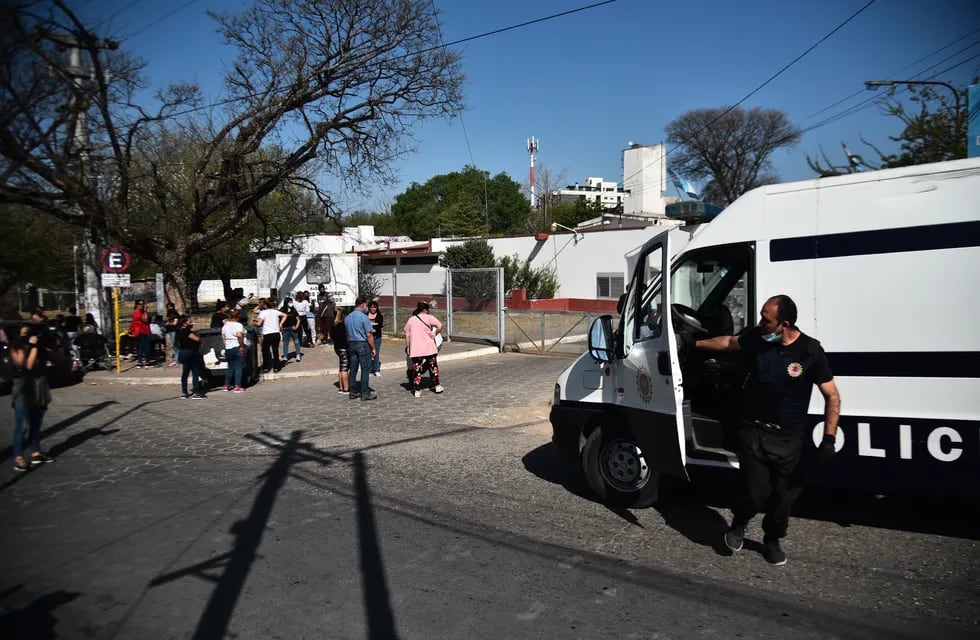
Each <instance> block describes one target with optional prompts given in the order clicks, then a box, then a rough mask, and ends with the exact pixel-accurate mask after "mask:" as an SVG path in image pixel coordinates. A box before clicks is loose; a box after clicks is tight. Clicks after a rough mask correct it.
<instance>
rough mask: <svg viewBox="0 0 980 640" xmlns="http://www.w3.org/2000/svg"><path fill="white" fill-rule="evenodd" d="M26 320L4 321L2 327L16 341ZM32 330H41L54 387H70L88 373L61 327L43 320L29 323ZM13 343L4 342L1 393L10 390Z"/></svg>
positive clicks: (0, 349) (40, 341) (0, 360)
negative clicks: (76, 356) (11, 345)
mask: <svg viewBox="0 0 980 640" xmlns="http://www.w3.org/2000/svg"><path fill="white" fill-rule="evenodd" d="M23 324H25V323H24V322H18V321H16V320H14V321H2V322H0V328H2V329H3V332H4V334H5V335H6V336H7V340H8V341H13V339H14V337H15V336H16V335H17V333H18V332H19V331H20V327H21V325H23ZM26 324H28V325H30V326H31V331H33V332H35V333H37V335H38V344H39V345H40V348H42V349H44V350H45V354H46V356H47V358H46V360H47V367H48V382H49V383H50V384H51V386H52V387H58V386H66V385H71V384H75V383H76V382H79V381H80V380H81V379H82V376H84V375H85V372H84V370H83V369H82V368H81V366H79V362H78V360H77V359H76V358H75V353H74V351H73V350H72V348H71V345H70V344H69V343H68V339H67V338H66V337H65V336H64V334H62V333H61V331H59V330H58V328H57V327H55V326H53V325H50V324H46V323H43V322H28V323H26ZM9 350H10V345H9V344H2V345H0V393H2V394H8V393H10V386H11V379H10V369H11V367H10V353H9Z"/></svg>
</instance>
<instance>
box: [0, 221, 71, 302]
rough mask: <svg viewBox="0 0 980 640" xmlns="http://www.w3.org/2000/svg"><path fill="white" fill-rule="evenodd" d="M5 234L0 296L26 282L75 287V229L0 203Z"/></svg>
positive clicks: (49, 286)
mask: <svg viewBox="0 0 980 640" xmlns="http://www.w3.org/2000/svg"><path fill="white" fill-rule="evenodd" d="M0 228H2V229H4V230H5V233H6V234H8V239H7V240H6V241H4V242H3V250H2V251H0V296H2V295H3V294H5V293H7V292H8V291H11V290H16V289H21V290H23V289H22V288H23V287H25V286H26V285H27V284H28V283H30V284H32V285H34V286H36V287H41V288H45V289H49V288H50V289H62V290H73V289H74V288H75V285H74V282H73V278H74V265H73V264H72V259H73V251H72V247H73V245H74V244H75V242H76V241H77V239H78V233H77V229H75V228H73V227H71V226H70V225H67V224H65V223H64V222H61V221H60V220H58V219H56V218H52V217H51V216H49V215H46V214H43V213H37V212H35V211H31V210H28V209H26V208H25V207H18V206H11V205H0Z"/></svg>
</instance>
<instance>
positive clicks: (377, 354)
mask: <svg viewBox="0 0 980 640" xmlns="http://www.w3.org/2000/svg"><path fill="white" fill-rule="evenodd" d="M368 353H370V351H369V352H368ZM380 371H381V338H379V337H378V336H374V359H373V360H372V361H371V373H379V372H380Z"/></svg>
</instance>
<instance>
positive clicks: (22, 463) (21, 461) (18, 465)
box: [14, 456, 30, 471]
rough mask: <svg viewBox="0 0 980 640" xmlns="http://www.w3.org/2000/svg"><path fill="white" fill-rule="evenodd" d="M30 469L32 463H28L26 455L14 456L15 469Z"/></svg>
mask: <svg viewBox="0 0 980 640" xmlns="http://www.w3.org/2000/svg"><path fill="white" fill-rule="evenodd" d="M28 469H30V465H28V464H27V460H26V459H25V458H24V457H22V456H19V457H17V458H14V471H27V470H28Z"/></svg>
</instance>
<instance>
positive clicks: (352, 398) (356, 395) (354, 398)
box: [350, 393, 361, 400]
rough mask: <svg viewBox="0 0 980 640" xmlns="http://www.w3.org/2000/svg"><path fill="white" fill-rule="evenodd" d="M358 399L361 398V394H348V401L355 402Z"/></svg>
mask: <svg viewBox="0 0 980 640" xmlns="http://www.w3.org/2000/svg"><path fill="white" fill-rule="evenodd" d="M360 397H361V394H359V393H352V394H350V399H351V400H357V399H358V398H360Z"/></svg>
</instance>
